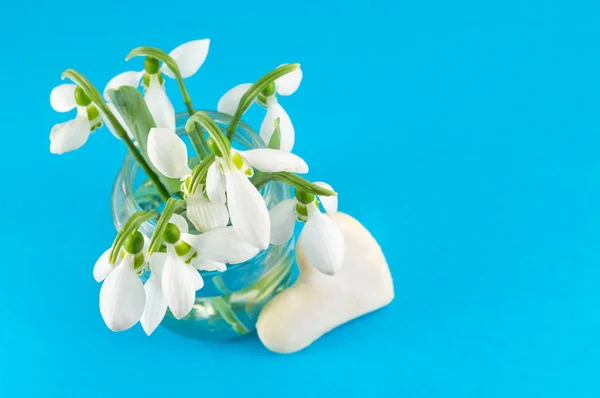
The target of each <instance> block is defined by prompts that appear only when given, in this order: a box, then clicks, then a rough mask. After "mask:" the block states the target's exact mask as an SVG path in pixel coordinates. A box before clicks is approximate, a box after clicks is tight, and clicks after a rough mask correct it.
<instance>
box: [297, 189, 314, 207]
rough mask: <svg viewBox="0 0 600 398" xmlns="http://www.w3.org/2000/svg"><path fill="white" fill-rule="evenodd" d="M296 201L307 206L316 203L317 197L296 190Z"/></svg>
mask: <svg viewBox="0 0 600 398" xmlns="http://www.w3.org/2000/svg"><path fill="white" fill-rule="evenodd" d="M296 199H298V202H300V203H303V204H305V205H307V204H309V203H312V202H314V201H315V195H313V194H312V193H308V192H304V191H302V190H300V189H296Z"/></svg>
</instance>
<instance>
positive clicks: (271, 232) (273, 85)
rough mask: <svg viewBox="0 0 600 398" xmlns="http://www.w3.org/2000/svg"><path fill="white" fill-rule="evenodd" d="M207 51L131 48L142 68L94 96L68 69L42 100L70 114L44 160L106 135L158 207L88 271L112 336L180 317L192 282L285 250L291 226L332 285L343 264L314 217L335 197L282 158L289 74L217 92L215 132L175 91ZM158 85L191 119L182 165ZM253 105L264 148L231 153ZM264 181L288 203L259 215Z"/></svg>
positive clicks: (327, 227)
mask: <svg viewBox="0 0 600 398" xmlns="http://www.w3.org/2000/svg"><path fill="white" fill-rule="evenodd" d="M209 44H210V42H209V40H208V39H204V40H196V41H192V42H189V43H185V44H183V45H181V46H179V47H177V48H175V49H174V50H173V51H172V52H171V53H169V54H166V53H164V52H162V51H160V50H158V49H154V48H150V47H139V48H137V49H134V50H133V51H132V52H131V54H130V55H129V57H128V58H131V57H135V56H144V57H145V60H144V69H143V70H142V71H128V72H124V73H121V74H119V75H117V76H115V77H114V78H112V79H111V80H110V81H109V83H108V84H107V85H106V88H105V89H104V91H103V93H102V95H100V93H99V92H98V90H96V89H95V88H94V86H93V85H91V84H90V83H89V81H87V80H86V79H85V78H84V77H83V76H82V75H80V74H79V73H77V72H75V71H72V70H67V71H66V72H65V73H64V75H63V77H68V78H70V79H71V80H73V81H74V83H75V84H63V85H60V86H58V87H56V88H55V89H54V90H52V93H51V95H50V103H51V105H52V107H53V108H54V109H55V110H56V111H58V112H68V111H71V110H73V109H75V108H76V109H77V115H76V117H75V119H73V120H71V121H68V122H66V123H61V124H57V125H55V126H54V127H53V128H52V132H51V134H50V142H51V144H50V151H51V152H52V153H57V154H61V153H64V152H68V151H72V150H75V149H78V148H80V147H81V146H83V144H85V142H86V141H87V140H88V137H89V135H90V133H91V132H93V131H95V130H96V129H98V128H99V127H101V126H102V125H103V124H106V126H107V127H108V129H109V130H110V131H111V132H112V133H113V134H114V135H115V136H116V137H117V138H119V139H121V140H123V141H124V142H125V144H126V145H127V147H128V149H129V150H130V151H131V152H132V154H133V156H134V157H135V159H136V160H137V161H138V163H139V164H140V166H141V167H142V168H143V170H144V171H145V172H146V174H147V175H148V178H149V180H150V181H151V182H152V183H153V184H154V185H155V187H156V189H157V192H159V193H160V195H161V196H162V198H163V199H164V201H165V206H164V209H163V210H162V212H161V213H160V214H159V213H158V212H157V211H154V210H153V211H150V212H143V211H141V212H138V213H136V214H135V215H133V216H132V217H131V218H130V220H129V221H128V223H127V224H126V225H125V226H124V227H123V229H122V230H121V231H119V233H118V234H117V237H116V239H115V241H114V243H113V245H112V246H111V248H109V249H108V250H106V251H105V252H104V254H102V256H100V258H99V259H98V261H97V262H96V265H95V267H94V271H93V274H94V278H95V279H96V280H97V281H98V282H103V284H102V287H101V289H100V312H101V314H102V317H103V319H104V321H105V323H106V325H107V326H108V327H109V328H110V329H111V330H113V331H121V330H125V329H128V328H130V327H132V326H133V325H135V324H136V323H137V322H138V321H139V322H140V323H141V324H142V327H143V329H144V331H145V332H146V333H147V334H151V333H152V332H153V331H154V330H155V328H156V327H157V326H158V325H159V324H160V322H161V321H162V319H163V318H164V316H165V314H166V313H167V309H169V310H170V312H171V313H172V314H173V315H174V316H175V318H177V319H181V318H183V317H185V316H186V315H188V314H189V313H190V311H191V310H192V308H193V306H194V302H195V300H196V292H197V291H198V290H199V289H201V288H202V287H203V285H204V282H203V279H202V274H201V273H200V272H199V271H219V272H224V271H226V270H227V266H228V265H229V264H238V263H242V262H245V261H248V260H250V259H252V258H253V257H254V256H256V254H257V253H259V251H261V250H265V249H267V248H268V247H269V245H280V244H284V243H286V242H288V241H289V240H290V239H292V237H293V235H294V228H295V225H296V222H300V223H304V226H303V228H302V231H301V233H300V239H301V241H302V245H303V248H304V253H305V255H306V258H307V260H308V261H309V262H310V263H311V264H312V265H313V266H314V267H316V268H317V269H318V270H320V271H321V272H323V273H324V274H327V275H333V274H334V273H335V272H336V271H338V270H339V268H340V267H341V265H342V260H343V253H344V240H343V236H342V234H341V231H340V230H339V228H338V227H337V226H336V225H335V224H334V223H333V221H332V220H331V219H330V218H329V217H328V216H327V214H323V213H322V212H321V210H320V207H322V208H323V209H324V210H325V212H326V213H334V212H336V211H337V207H338V200H337V194H336V193H335V192H334V191H333V189H332V187H331V186H330V185H328V184H326V183H323V182H314V183H313V182H309V181H307V180H305V179H304V178H302V177H300V176H299V175H298V174H305V173H308V170H309V167H308V165H307V163H306V162H305V161H304V160H303V159H302V158H301V157H299V156H297V155H295V154H293V153H292V152H291V151H292V149H293V146H294V142H295V132H294V127H293V125H292V122H291V120H290V117H289V116H288V114H287V112H286V111H285V110H284V109H283V107H282V106H281V105H280V104H279V102H278V96H287V95H291V94H293V93H294V92H295V91H296V90H297V89H298V87H299V85H300V83H301V81H302V77H303V76H302V70H301V69H300V65H298V64H284V65H281V66H279V67H277V68H276V69H274V70H273V71H271V72H269V73H268V74H267V75H265V76H263V77H262V78H261V79H259V80H257V81H256V83H252V84H251V83H245V84H241V85H238V86H235V87H234V88H232V89H231V90H229V91H228V92H227V93H225V95H223V97H222V98H221V99H220V100H219V101H218V105H217V109H218V110H219V111H220V112H222V113H225V114H229V115H231V119H230V120H231V121H230V123H229V125H228V126H226V129H225V128H222V127H219V125H217V124H216V123H215V121H214V120H213V119H212V118H211V117H210V116H209V114H208V113H206V112H201V111H200V112H195V111H194V110H193V106H192V103H191V99H190V98H189V95H188V93H187V89H186V88H185V84H184V81H183V79H186V78H188V77H190V76H192V75H194V74H195V73H196V72H197V71H198V70H199V69H200V67H201V66H202V64H203V63H204V61H205V60H206V57H207V54H208V50H209ZM161 62H162V64H161ZM165 76H167V77H169V78H171V79H175V80H176V81H177V84H178V86H179V88H180V90H181V94H182V96H183V99H184V103H185V104H186V107H187V109H188V113H189V116H190V117H189V119H188V121H187V123H186V126H185V130H186V132H187V133H188V135H189V137H190V140H191V143H192V145H193V147H194V150H195V152H196V155H197V156H196V157H194V156H188V148H187V146H186V143H185V142H184V141H183V139H182V138H181V136H180V135H178V134H177V132H176V127H175V111H174V108H173V105H172V103H171V100H170V99H169V96H168V95H167V93H166V89H165V83H166V81H165V80H166V79H165V78H164V77H165ZM140 85H141V86H142V88H143V94H142V92H140V91H139V87H140ZM252 104H258V105H259V106H262V107H264V108H266V115H265V117H264V120H263V122H262V124H261V127H260V136H261V138H262V139H263V141H264V142H265V144H266V145H267V147H264V148H255V149H236V148H233V147H232V145H231V139H232V138H233V136H234V134H235V130H236V125H237V123H239V121H240V119H241V117H242V116H243V114H244V113H245V112H246V111H247V109H248V108H249V107H250V106H251V105H252ZM192 159H194V160H192ZM191 164H194V166H193V167H190V165H191ZM174 181H175V182H178V183H177V184H175V185H173V184H172V182H174ZM271 181H279V182H283V183H285V184H287V185H290V186H291V187H293V188H294V197H293V198H291V199H286V200H283V201H282V202H280V203H278V204H276V205H275V206H273V207H272V208H271V209H270V210H269V209H268V208H267V204H266V202H265V200H264V198H263V196H262V195H261V190H262V189H263V187H264V186H265V185H266V184H268V183H270V182H271ZM167 182H170V184H167ZM173 186H175V187H177V189H173V188H172V187H173ZM152 218H155V219H156V228H155V230H154V234H153V235H152V236H144V235H143V234H142V233H141V232H140V231H139V227H140V225H142V223H143V222H146V221H148V220H150V219H152ZM143 280H145V281H146V282H145V283H143Z"/></svg>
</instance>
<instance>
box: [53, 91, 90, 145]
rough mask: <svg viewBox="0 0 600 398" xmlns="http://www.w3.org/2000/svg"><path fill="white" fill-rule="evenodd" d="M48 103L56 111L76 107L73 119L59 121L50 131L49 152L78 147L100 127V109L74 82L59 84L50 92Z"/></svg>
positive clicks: (67, 110) (64, 110) (66, 110)
mask: <svg viewBox="0 0 600 398" xmlns="http://www.w3.org/2000/svg"><path fill="white" fill-rule="evenodd" d="M50 105H51V106H52V109H54V110H55V111H56V112H69V111H71V110H73V109H75V108H77V116H75V119H73V120H69V121H68V122H65V123H59V124H56V125H54V126H53V127H52V131H51V132H50V152H52V153H55V154H62V153H65V152H69V151H73V150H75V149H79V148H81V147H82V146H83V144H85V143H86V141H87V139H88V137H89V136H90V133H92V132H93V131H95V130H96V129H97V128H99V127H102V119H101V115H100V111H99V110H98V108H96V106H95V105H94V104H92V101H91V100H90V99H89V98H88V96H87V95H85V93H84V92H83V90H82V89H81V88H80V87H78V86H77V85H75V84H61V85H60V86H57V87H55V88H54V89H53V90H52V92H51V93H50Z"/></svg>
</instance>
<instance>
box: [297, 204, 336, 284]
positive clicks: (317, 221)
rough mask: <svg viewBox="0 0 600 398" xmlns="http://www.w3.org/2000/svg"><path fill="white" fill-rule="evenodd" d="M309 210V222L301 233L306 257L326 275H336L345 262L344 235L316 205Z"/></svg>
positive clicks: (310, 206)
mask: <svg viewBox="0 0 600 398" xmlns="http://www.w3.org/2000/svg"><path fill="white" fill-rule="evenodd" d="M307 208H308V221H307V222H306V224H305V225H304V228H303V229H302V232H301V233H300V241H301V243H302V248H303V250H304V255H305V256H306V259H307V260H308V262H309V263H310V264H312V265H313V267H315V268H316V269H318V270H319V271H321V272H322V273H324V274H326V275H334V274H335V273H336V272H337V271H339V269H340V268H341V266H342V262H343V260H344V235H343V234H342V231H341V230H340V228H339V227H338V226H337V225H336V224H335V223H334V222H333V221H332V220H331V218H329V216H327V215H325V214H322V213H321V212H320V211H319V209H317V207H316V206H315V205H309V206H307Z"/></svg>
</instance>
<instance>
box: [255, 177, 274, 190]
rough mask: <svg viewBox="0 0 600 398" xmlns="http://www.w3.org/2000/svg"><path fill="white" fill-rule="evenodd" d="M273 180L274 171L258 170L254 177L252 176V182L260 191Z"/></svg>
mask: <svg viewBox="0 0 600 398" xmlns="http://www.w3.org/2000/svg"><path fill="white" fill-rule="evenodd" d="M273 180H274V178H273V173H264V172H256V174H255V175H254V177H252V180H251V182H252V184H254V186H255V187H256V190H257V191H260V190H261V189H262V187H264V186H265V185H267V184H268V183H269V182H271V181H273Z"/></svg>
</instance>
